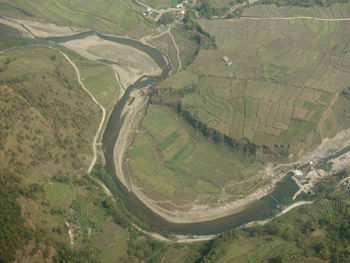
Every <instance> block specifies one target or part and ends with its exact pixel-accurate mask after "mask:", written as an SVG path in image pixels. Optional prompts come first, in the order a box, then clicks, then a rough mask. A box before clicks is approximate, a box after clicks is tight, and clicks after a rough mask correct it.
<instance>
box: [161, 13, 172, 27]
mask: <svg viewBox="0 0 350 263" xmlns="http://www.w3.org/2000/svg"><path fill="white" fill-rule="evenodd" d="M174 21H175V15H174V13H172V12H167V13H164V14H162V15H161V17H160V18H159V20H158V23H159V24H162V25H169V24H171V23H173V22H174Z"/></svg>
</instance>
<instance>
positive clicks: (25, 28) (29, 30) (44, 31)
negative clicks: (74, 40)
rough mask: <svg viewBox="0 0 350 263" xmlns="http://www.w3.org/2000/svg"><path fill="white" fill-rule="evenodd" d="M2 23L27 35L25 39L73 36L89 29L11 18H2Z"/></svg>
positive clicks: (0, 21) (0, 19)
mask: <svg viewBox="0 0 350 263" xmlns="http://www.w3.org/2000/svg"><path fill="white" fill-rule="evenodd" d="M0 23H4V24H7V25H9V26H12V27H14V28H16V29H18V30H20V31H22V32H23V33H25V34H26V36H25V37H32V38H33V37H62V36H71V35H75V34H78V33H81V32H85V31H88V30H87V29H83V28H78V27H74V26H63V25H56V24H52V23H43V22H40V21H37V20H26V19H15V18H9V17H2V18H0Z"/></svg>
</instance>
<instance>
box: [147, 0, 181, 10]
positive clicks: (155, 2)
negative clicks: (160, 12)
mask: <svg viewBox="0 0 350 263" xmlns="http://www.w3.org/2000/svg"><path fill="white" fill-rule="evenodd" d="M140 2H141V3H143V4H146V5H148V6H151V7H153V8H156V9H161V8H169V7H175V6H176V5H177V4H178V3H179V2H178V1H177V0H140Z"/></svg>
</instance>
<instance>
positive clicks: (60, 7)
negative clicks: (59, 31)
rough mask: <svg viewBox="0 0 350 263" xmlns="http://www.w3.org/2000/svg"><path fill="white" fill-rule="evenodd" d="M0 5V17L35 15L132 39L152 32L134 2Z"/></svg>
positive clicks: (63, 0)
mask: <svg viewBox="0 0 350 263" xmlns="http://www.w3.org/2000/svg"><path fill="white" fill-rule="evenodd" d="M0 6H1V8H0V14H2V15H7V16H17V17H18V16H22V17H23V16H24V17H28V16H29V17H33V16H36V17H37V18H38V17H39V18H43V19H45V20H46V21H50V22H54V23H58V24H66V25H75V26H81V27H83V28H89V29H96V30H101V31H104V32H109V33H114V34H119V35H124V34H127V35H128V36H131V37H140V36H143V35H146V34H147V33H150V32H151V29H150V24H149V23H148V22H147V20H145V19H144V18H143V16H142V13H143V12H144V7H141V6H139V5H137V4H136V3H134V2H133V1H127V0H118V1H102V0H100V1H90V0H82V1H70V0H49V1H46V0H39V1H37V0H35V1H33V0H29V1H25V2H23V1H9V0H1V1H0ZM23 10H26V11H23Z"/></svg>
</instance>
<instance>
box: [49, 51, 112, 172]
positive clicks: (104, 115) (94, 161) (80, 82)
mask: <svg viewBox="0 0 350 263" xmlns="http://www.w3.org/2000/svg"><path fill="white" fill-rule="evenodd" d="M56 50H57V49H56ZM58 51H59V52H60V53H61V54H62V55H63V56H64V57H65V59H66V60H67V61H68V62H69V63H70V64H71V65H72V66H73V68H74V70H75V73H76V75H77V77H78V82H79V84H80V86H81V87H82V88H83V89H84V90H85V91H86V92H87V93H88V94H89V95H90V97H91V98H92V100H93V101H94V102H95V103H96V104H97V105H98V106H99V107H100V109H101V110H102V119H101V121H100V124H99V126H98V128H97V131H96V134H95V136H94V140H93V142H92V149H93V157H92V160H91V162H90V165H89V168H88V170H87V173H88V174H89V173H90V172H91V170H92V168H93V167H94V165H95V163H96V160H97V139H98V137H99V136H100V134H101V131H102V127H103V123H104V122H105V119H106V109H105V108H104V107H103V106H102V105H101V104H100V103H99V102H98V101H97V100H96V98H95V97H94V95H92V93H91V92H90V91H89V90H88V89H87V88H86V87H85V85H84V83H83V82H82V81H81V77H80V72H79V69H78V67H77V66H76V65H75V64H74V63H73V61H72V60H71V59H70V58H69V57H68V56H67V55H66V54H65V53H64V52H63V51H61V50H58Z"/></svg>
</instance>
